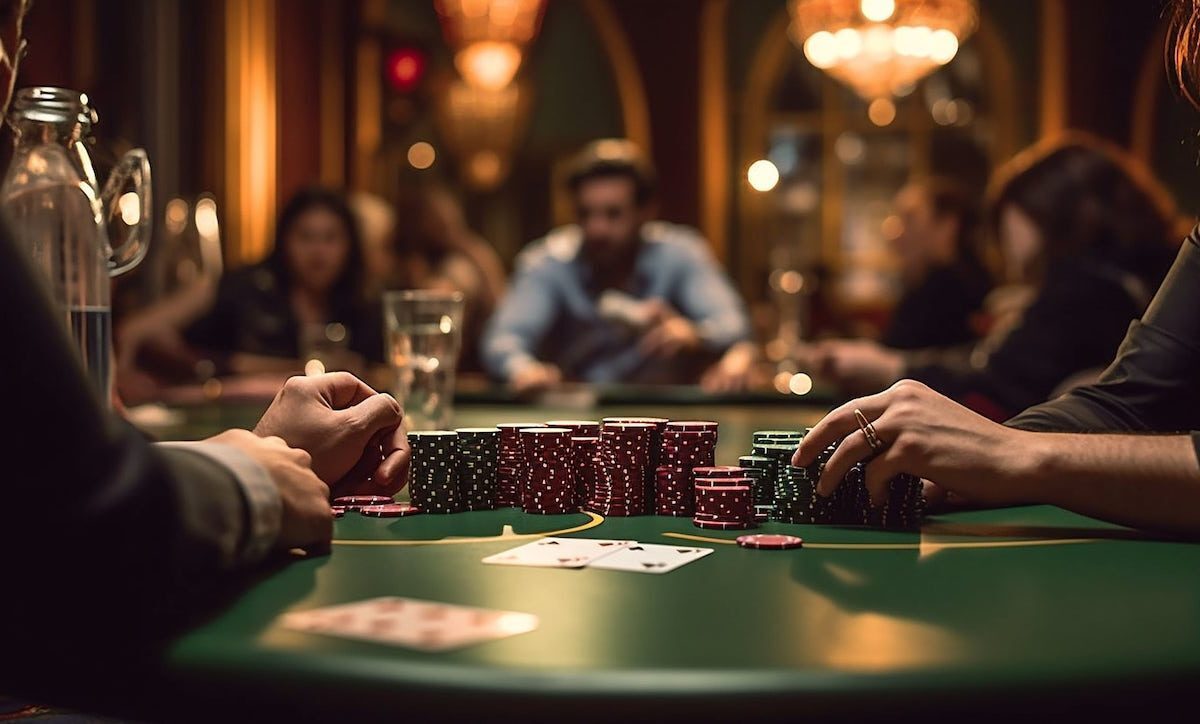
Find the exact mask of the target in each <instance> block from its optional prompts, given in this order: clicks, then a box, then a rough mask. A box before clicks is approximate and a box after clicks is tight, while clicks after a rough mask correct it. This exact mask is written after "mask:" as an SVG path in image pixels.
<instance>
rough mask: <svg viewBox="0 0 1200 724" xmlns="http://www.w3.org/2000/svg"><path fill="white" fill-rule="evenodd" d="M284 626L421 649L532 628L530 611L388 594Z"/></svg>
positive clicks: (301, 615) (305, 614)
mask: <svg viewBox="0 0 1200 724" xmlns="http://www.w3.org/2000/svg"><path fill="white" fill-rule="evenodd" d="M282 624H283V626H284V627H285V628H289V629H292V630H295V631H305V632H307V633H316V634H323V635H326V636H338V637H341V638H347V639H358V640H361V641H374V642H376V643H381V644H387V645H389V646H403V647H406V648H410V649H417V650H419V651H449V650H451V649H458V648H462V647H464V646H469V645H471V644H478V643H482V642H484V641H491V640H493V639H501V638H506V637H508V636H514V635H516V634H521V633H527V632H529V631H533V630H534V629H536V628H537V626H538V617H537V616H535V615H533V614H531V613H518V612H516V611H498V610H494V609H490V608H473V607H470V606H457V605H455V604H452V603H439V602H437V601H422V600H419V599H415V598H401V597H398V596H386V597H383V598H372V599H368V600H366V601H358V602H356V603H347V604H343V605H339V606H326V607H325V608H316V609H312V610H310V611H298V612H294V613H288V614H285V615H284V616H283V619H282Z"/></svg>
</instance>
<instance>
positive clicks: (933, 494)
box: [921, 480, 948, 510]
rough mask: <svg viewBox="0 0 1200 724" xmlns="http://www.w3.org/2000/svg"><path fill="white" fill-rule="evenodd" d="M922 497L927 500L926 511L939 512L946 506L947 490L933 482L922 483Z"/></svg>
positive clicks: (924, 481)
mask: <svg viewBox="0 0 1200 724" xmlns="http://www.w3.org/2000/svg"><path fill="white" fill-rule="evenodd" d="M921 487H922V490H921V496H922V497H923V498H925V509H926V510H937V509H939V508H941V507H942V506H943V505H945V504H946V498H947V492H948V491H947V490H946V489H945V488H943V487H942V486H940V485H938V484H937V483H935V482H933V481H932V480H922V481H921Z"/></svg>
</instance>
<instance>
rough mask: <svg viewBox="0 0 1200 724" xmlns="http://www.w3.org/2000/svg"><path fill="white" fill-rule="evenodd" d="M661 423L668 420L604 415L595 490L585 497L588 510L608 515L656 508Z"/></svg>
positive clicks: (596, 465)
mask: <svg viewBox="0 0 1200 724" xmlns="http://www.w3.org/2000/svg"><path fill="white" fill-rule="evenodd" d="M643 420H644V421H643ZM660 424H662V425H665V424H666V421H665V420H663V419H662V418H638V419H632V418H605V420H604V421H603V422H602V423H601V425H600V434H599V444H598V450H597V453H596V456H595V459H594V473H593V477H594V484H593V490H592V494H591V495H590V496H589V497H588V499H587V500H586V501H584V508H585V509H586V510H590V511H592V512H595V513H599V514H601V515H605V516H631V515H645V514H646V513H650V512H653V510H654V508H653V505H654V503H653V500H654V493H655V485H656V477H655V470H656V465H655V464H654V461H655V460H656V459H657V457H658V455H659V451H658V450H657V445H656V441H657V439H658V437H657V436H658V433H659V427H660Z"/></svg>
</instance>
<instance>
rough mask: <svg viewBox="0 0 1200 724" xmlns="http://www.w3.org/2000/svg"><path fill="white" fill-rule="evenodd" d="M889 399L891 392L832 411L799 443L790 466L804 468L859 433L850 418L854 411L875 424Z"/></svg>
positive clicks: (865, 398)
mask: <svg viewBox="0 0 1200 724" xmlns="http://www.w3.org/2000/svg"><path fill="white" fill-rule="evenodd" d="M891 399H892V389H891V388H889V389H887V390H884V391H883V392H879V393H877V394H874V395H869V396H867V397H860V398H858V399H857V400H851V401H849V402H847V403H846V404H844V405H842V406H841V407H839V408H837V409H835V410H834V411H833V412H831V413H829V414H828V415H826V416H825V417H824V418H823V419H822V420H821V421H820V422H818V423H817V425H816V427H814V428H813V429H812V431H811V432H809V433H808V434H807V435H805V436H804V438H803V439H802V440H801V441H800V445H799V446H798V447H797V448H796V452H795V454H794V455H792V465H796V466H799V467H804V466H806V465H810V464H812V461H813V460H816V459H817V455H820V454H821V451H822V450H824V449H825V448H827V447H829V446H830V445H831V444H833V443H835V442H837V441H839V440H841V439H842V438H844V437H846V436H847V435H849V434H850V433H851V432H854V431H855V430H857V429H859V428H858V420H856V419H855V418H854V411H855V410H856V409H857V410H861V411H862V413H863V415H865V416H866V418H867V420H869V421H873V420H877V419H879V418H880V417H882V416H883V413H884V411H885V410H887V407H888V404H889V403H890V402H891Z"/></svg>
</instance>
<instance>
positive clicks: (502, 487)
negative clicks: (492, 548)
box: [496, 422, 546, 507]
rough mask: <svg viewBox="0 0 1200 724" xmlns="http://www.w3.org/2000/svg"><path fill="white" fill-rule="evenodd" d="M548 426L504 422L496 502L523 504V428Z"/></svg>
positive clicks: (506, 505) (497, 475)
mask: <svg viewBox="0 0 1200 724" xmlns="http://www.w3.org/2000/svg"><path fill="white" fill-rule="evenodd" d="M533 427H546V425H545V424H544V423H541V422H502V423H500V424H499V425H496V428H497V429H498V430H500V452H499V459H498V461H497V466H496V488H497V491H496V504H497V505H498V506H502V507H519V506H520V505H521V487H522V485H523V482H522V481H523V480H524V478H525V472H524V470H525V456H524V453H523V452H522V450H521V435H520V433H521V430H525V429H528V428H533Z"/></svg>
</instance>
